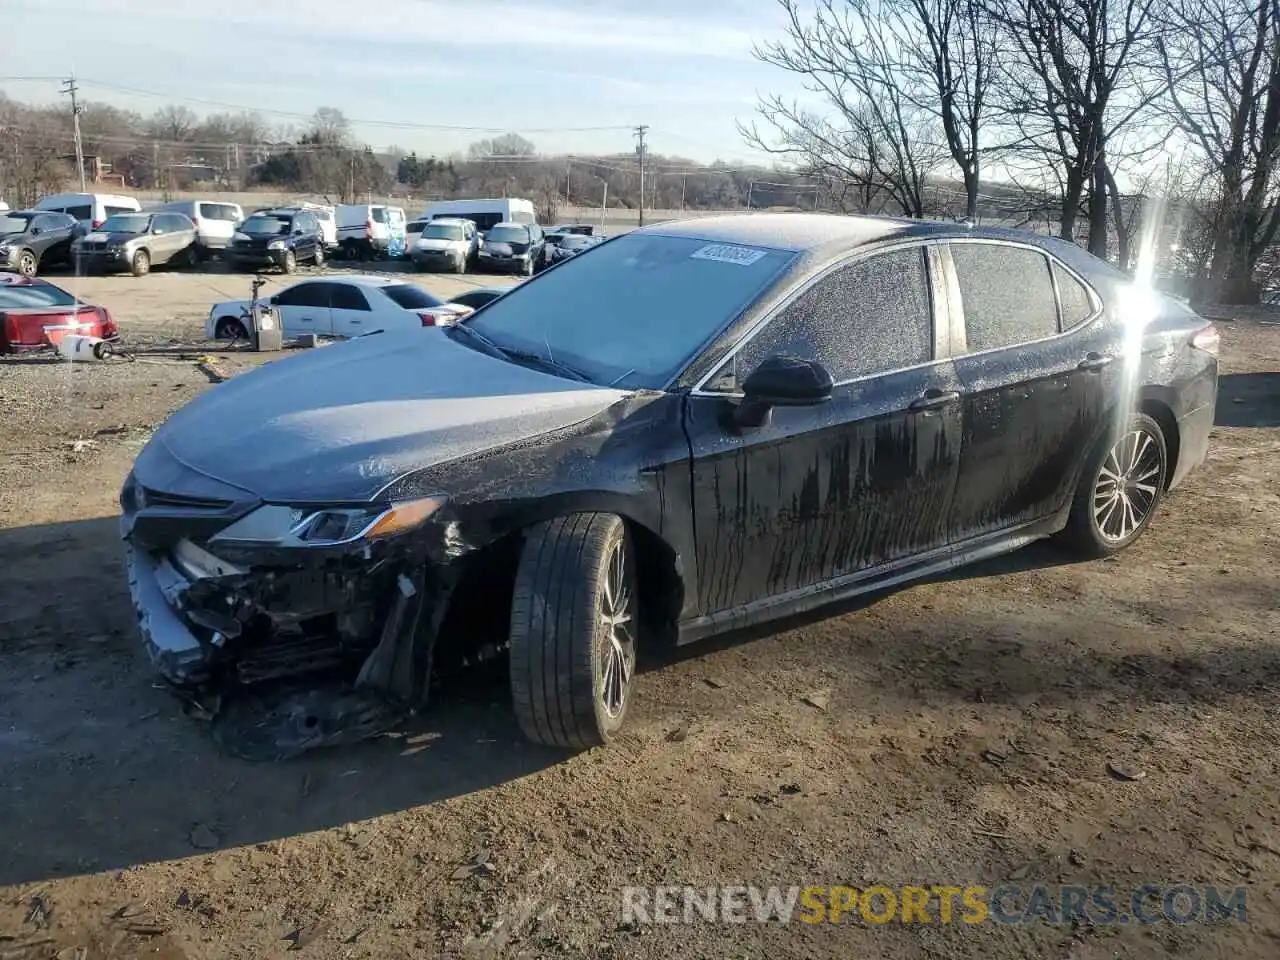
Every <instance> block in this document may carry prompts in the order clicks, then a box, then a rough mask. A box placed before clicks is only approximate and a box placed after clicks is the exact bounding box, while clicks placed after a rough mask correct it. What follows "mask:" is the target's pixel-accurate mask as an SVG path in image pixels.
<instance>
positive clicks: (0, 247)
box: [0, 243, 12, 257]
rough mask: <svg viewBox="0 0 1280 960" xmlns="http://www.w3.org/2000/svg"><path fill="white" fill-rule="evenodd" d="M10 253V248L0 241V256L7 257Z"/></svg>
mask: <svg viewBox="0 0 1280 960" xmlns="http://www.w3.org/2000/svg"><path fill="white" fill-rule="evenodd" d="M10 253H12V249H11V248H10V247H7V246H5V245H4V244H3V243H0V257H7V256H8V255H9V254H10Z"/></svg>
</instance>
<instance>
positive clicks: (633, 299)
mask: <svg viewBox="0 0 1280 960" xmlns="http://www.w3.org/2000/svg"><path fill="white" fill-rule="evenodd" d="M793 257H794V254H792V253H790V252H788V251H779V250H770V249H767V248H755V247H742V246H736V245H732V244H719V243H707V242H706V241H705V240H695V239H690V238H687V237H663V236H654V235H650V234H628V235H626V236H623V237H619V238H618V239H616V240H612V241H610V242H609V243H604V244H601V245H600V246H599V249H597V250H594V251H593V252H592V254H591V256H589V257H574V258H572V259H570V260H567V261H565V262H564V264H563V265H561V266H560V267H557V268H556V269H555V270H551V271H548V272H547V273H546V274H544V275H542V276H541V277H539V278H538V279H537V280H536V281H533V282H531V283H529V284H527V285H525V286H523V287H518V288H516V289H515V290H513V291H512V293H511V294H509V295H508V296H505V297H502V298H501V299H498V300H495V301H494V302H493V303H491V304H490V305H489V306H487V307H486V308H485V309H484V311H483V312H481V313H479V314H477V315H476V316H475V318H474V320H471V321H468V322H467V326H468V327H472V328H474V329H475V330H476V331H477V332H478V333H481V334H483V335H484V336H485V337H487V338H489V339H490V340H492V341H493V342H494V343H495V344H496V345H497V346H498V347H500V348H504V349H510V350H519V351H525V352H531V353H535V354H536V355H538V356H540V357H545V358H548V359H554V360H556V361H560V362H562V363H565V364H569V365H571V366H573V367H575V368H576V369H578V370H580V371H581V372H582V373H583V374H585V375H586V376H587V377H588V378H590V379H591V380H592V382H594V383H598V384H604V385H617V386H624V387H633V388H634V387H649V388H654V389H657V388H661V387H664V386H665V385H666V384H667V383H668V381H670V380H671V378H672V377H674V376H675V375H676V374H677V373H679V372H680V370H681V369H683V368H684V366H685V365H686V364H687V363H688V362H689V360H691V359H692V358H693V356H694V355H695V354H696V353H697V352H698V351H699V350H701V349H702V348H703V347H704V346H705V345H706V343H707V342H708V341H709V340H711V339H712V338H713V337H714V336H716V335H717V334H718V333H719V332H720V331H721V330H722V329H723V328H724V327H725V326H726V325H727V324H728V323H729V322H730V321H732V320H733V319H734V317H736V316H737V315H738V314H739V313H741V312H742V310H743V309H744V308H746V307H747V306H748V305H749V304H751V303H752V302H753V301H755V300H756V299H757V298H758V297H759V296H760V295H761V294H762V293H763V292H764V290H765V289H766V288H767V287H768V286H769V285H770V284H771V283H772V282H773V281H774V279H775V278H776V277H777V276H778V274H779V273H780V271H781V270H782V269H783V268H784V267H785V266H786V265H787V264H788V263H790V262H791V260H792V259H793Z"/></svg>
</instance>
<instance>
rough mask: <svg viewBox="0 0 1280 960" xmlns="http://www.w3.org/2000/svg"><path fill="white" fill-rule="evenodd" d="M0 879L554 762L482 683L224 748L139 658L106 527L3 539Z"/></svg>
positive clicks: (221, 839)
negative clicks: (357, 739) (359, 738)
mask: <svg viewBox="0 0 1280 960" xmlns="http://www.w3.org/2000/svg"><path fill="white" fill-rule="evenodd" d="M0 563H3V566H4V568H5V569H6V570H9V571H13V575H12V576H7V577H6V578H5V579H4V582H3V583H0V690H4V691H5V693H4V695H3V697H0V783H3V784H4V789H3V790H0V823H3V824H4V825H5V827H4V834H5V855H4V856H3V857H0V885H5V884H13V883H21V882H27V881H36V880H42V879H45V878H50V877H57V876H65V875H70V874H79V873H85V872H90V871H97V870H106V869H113V868H120V867H127V866H129V865H131V864H137V863H144V862H150V861H156V860H166V859H172V858H177V857H184V856H191V855H193V854H198V853H200V852H201V850H202V849H205V848H207V847H209V846H212V847H214V848H220V847H227V846H236V845H241V844H249V843H259V842H264V841H269V840H273V839H277V838H282V837H289V836H294V835H297V834H302V833H307V832H310V831H314V830H322V829H326V828H330V827H335V826H339V825H342V824H346V823H351V822H353V821H360V820H366V819H368V818H371V817H377V816H380V815H382V814H386V813H390V812H395V811H401V810H406V809H410V808H413V807H417V806H420V805H423V804H430V803H436V802H440V801H444V800H447V799H449V798H451V797H457V796H461V795H464V794H468V793H472V792H474V791H477V790H482V789H484V788H486V787H491V786H493V785H495V784H500V783H503V782H506V781H509V780H512V779H515V778H518V777H522V776H525V775H527V774H529V773H532V772H534V771H537V770H540V769H543V768H545V767H547V766H550V765H552V764H555V763H557V762H559V761H561V760H563V759H564V757H565V754H564V753H563V752H559V751H554V750H549V749H540V748H537V747H535V746H533V745H531V744H529V743H528V742H526V741H524V740H523V739H522V737H521V734H520V732H519V728H518V726H517V724H516V722H515V718H514V716H513V714H512V711H511V708H510V705H509V702H508V695H507V691H506V688H505V684H497V683H495V677H494V675H493V674H492V673H488V674H477V675H475V676H473V677H471V678H469V679H466V680H464V681H463V682H462V683H461V684H460V685H455V686H454V687H453V688H452V689H450V690H449V691H448V692H447V693H445V694H443V695H439V696H438V697H437V702H435V703H433V704H432V706H431V708H430V709H429V710H428V711H427V712H426V714H425V715H424V716H422V717H419V718H415V719H413V720H411V721H410V722H409V723H408V724H407V725H406V726H405V727H404V728H403V729H400V730H397V731H396V732H395V735H394V736H390V737H379V738H377V739H375V740H372V741H368V742H366V743H363V744H358V745H354V746H351V747H342V748H334V749H331V750H321V751H316V752H314V753H312V754H310V755H307V756H304V757H302V758H301V759H298V760H295V761H291V762H287V763H279V764H254V763H248V762H245V761H239V760H236V759H233V758H230V757H228V756H226V755H224V754H221V753H220V752H219V751H218V750H217V748H216V747H215V746H214V745H213V742H212V740H211V738H210V736H209V730H208V728H207V725H205V724H203V723H201V722H199V721H198V720H195V719H193V718H192V717H190V716H188V715H186V712H184V705H183V704H182V702H181V701H179V700H178V699H177V698H175V697H174V696H173V695H172V694H171V693H170V692H169V691H168V690H166V689H164V687H163V685H161V684H159V683H158V682H156V680H155V677H154V674H153V672H152V670H151V667H150V664H149V663H148V662H147V661H146V658H145V656H144V655H143V654H142V652H141V650H140V649H139V648H138V646H137V641H136V635H135V629H134V622H133V612H132V609H131V606H130V602H129V597H128V591H127V586H126V584H127V581H126V579H125V571H124V567H123V562H122V550H121V545H120V541H119V537H118V533H117V526H116V521H115V519H114V518H100V519H94V520H85V521H77V522H71V523H63V524H56V525H48V526H41V527H28V528H21V529H11V530H4V531H0Z"/></svg>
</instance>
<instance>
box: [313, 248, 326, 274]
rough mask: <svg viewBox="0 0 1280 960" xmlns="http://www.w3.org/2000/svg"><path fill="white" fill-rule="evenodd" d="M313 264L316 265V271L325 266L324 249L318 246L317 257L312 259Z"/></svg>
mask: <svg viewBox="0 0 1280 960" xmlns="http://www.w3.org/2000/svg"><path fill="white" fill-rule="evenodd" d="M311 262H312V263H313V264H315V266H316V269H319V268H320V267H323V266H324V247H323V246H321V245H320V244H318V243H317V244H316V255H315V256H314V257H312V258H311Z"/></svg>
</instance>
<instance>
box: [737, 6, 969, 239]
mask: <svg viewBox="0 0 1280 960" xmlns="http://www.w3.org/2000/svg"><path fill="white" fill-rule="evenodd" d="M903 2H910V0H903ZM928 2H931V0H928ZM778 4H779V5H780V6H781V7H782V9H783V11H784V12H785V13H786V15H787V20H788V23H787V36H786V39H784V40H779V41H776V42H772V43H767V44H764V45H762V46H758V47H757V48H756V50H755V54H756V56H757V57H758V58H759V59H760V60H761V61H763V62H765V63H768V64H772V65H773V66H776V67H779V68H781V69H783V70H785V71H787V72H788V73H791V74H794V75H795V76H797V77H800V78H801V81H802V82H803V84H804V86H805V88H806V89H807V90H809V91H810V92H811V93H814V94H817V95H818V96H820V97H821V98H822V100H823V101H824V105H825V106H826V107H827V109H828V110H829V111H830V113H831V114H832V115H831V116H830V117H828V116H825V115H823V114H820V113H817V112H815V111H812V110H805V109H803V108H801V107H800V105H799V104H797V103H794V102H791V103H788V102H787V101H785V100H784V99H783V98H782V97H779V96H776V95H772V96H767V97H764V98H762V100H761V101H760V104H759V112H760V115H761V118H762V119H763V120H764V122H765V124H766V125H767V132H764V133H762V132H761V130H760V129H759V128H758V127H757V126H756V125H755V124H754V123H753V124H751V125H750V126H745V125H740V126H739V130H740V132H741V133H742V135H743V137H744V138H745V139H746V140H747V141H748V142H749V143H751V144H752V145H753V146H755V147H756V148H758V149H760V150H764V151H767V152H770V153H773V154H775V155H780V156H784V157H787V158H789V159H791V160H793V161H797V162H799V164H800V165H801V166H802V167H803V168H804V169H806V170H808V171H809V172H811V173H813V174H815V175H817V176H820V177H823V178H825V179H827V180H831V181H835V180H840V179H843V180H847V181H849V183H850V184H851V185H853V186H854V188H855V190H856V192H857V193H858V194H860V196H861V198H862V199H863V200H864V201H865V203H866V209H874V206H873V204H874V202H875V201H876V199H877V197H879V196H880V195H881V194H883V195H884V197H885V199H887V200H888V201H889V202H890V203H891V204H892V205H893V206H895V207H896V208H897V210H896V211H895V212H901V213H903V214H905V215H906V216H909V217H921V216H924V214H925V210H926V206H927V196H926V189H925V188H926V185H927V181H928V179H929V177H930V176H932V175H933V173H934V172H935V171H936V170H937V169H938V167H939V166H940V165H941V163H942V160H943V157H944V156H945V155H946V153H947V150H946V148H945V147H944V146H942V144H941V140H942V139H943V137H942V134H941V132H940V130H939V124H938V121H937V118H938V113H937V111H936V110H930V109H924V108H922V107H921V106H920V105H919V104H918V103H917V102H915V99H914V94H912V95H908V93H907V91H906V90H905V89H904V84H903V83H902V79H903V78H902V76H901V72H900V71H901V64H902V62H903V60H904V57H905V55H906V53H905V47H906V46H907V45H908V41H904V40H903V39H902V38H900V37H899V36H898V35H897V33H896V32H895V27H894V24H893V23H892V22H891V21H889V20H885V19H881V17H880V15H879V9H880V7H879V5H878V4H875V3H873V2H872V0H815V2H814V4H813V9H812V13H810V6H809V4H807V3H804V2H802V0H778ZM975 172H976V167H975Z"/></svg>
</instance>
